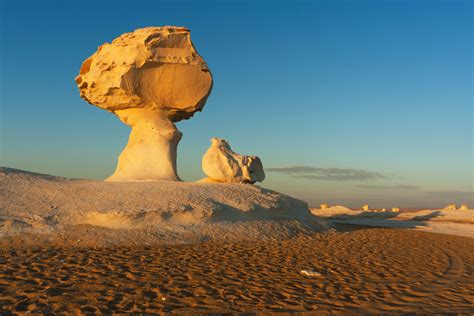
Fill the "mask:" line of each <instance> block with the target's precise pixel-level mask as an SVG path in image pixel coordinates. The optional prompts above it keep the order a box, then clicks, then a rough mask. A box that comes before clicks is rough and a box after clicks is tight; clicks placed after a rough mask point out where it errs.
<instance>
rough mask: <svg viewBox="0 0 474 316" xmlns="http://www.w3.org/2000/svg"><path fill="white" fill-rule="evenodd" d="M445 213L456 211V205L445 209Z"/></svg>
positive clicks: (450, 205)
mask: <svg viewBox="0 0 474 316" xmlns="http://www.w3.org/2000/svg"><path fill="white" fill-rule="evenodd" d="M443 210H445V211H455V210H456V204H449V205H447V206H446V207H445V208H443Z"/></svg>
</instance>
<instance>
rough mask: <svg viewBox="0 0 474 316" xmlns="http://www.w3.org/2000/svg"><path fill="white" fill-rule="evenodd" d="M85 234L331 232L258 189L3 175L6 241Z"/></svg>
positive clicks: (302, 209) (295, 204)
mask: <svg viewBox="0 0 474 316" xmlns="http://www.w3.org/2000/svg"><path fill="white" fill-rule="evenodd" d="M79 228H80V229H82V230H83V231H84V232H86V231H87V232H90V231H95V232H96V234H98V235H100V236H101V238H105V239H106V240H105V241H104V242H105V243H107V242H109V243H113V242H115V241H118V240H121V241H124V239H126V238H133V239H134V240H133V241H135V242H139V241H140V240H141V239H143V241H144V242H145V241H146V242H150V241H151V242H152V241H163V242H185V241H193V240H202V239H209V238H211V239H216V238H217V239H218V238H222V239H236V238H242V237H245V238H269V239H273V238H275V237H278V236H280V235H282V236H281V237H287V236H291V235H293V234H296V233H298V232H301V231H306V230H308V231H322V230H325V229H328V228H329V225H328V224H327V221H326V220H322V219H318V218H317V217H316V216H314V215H312V214H311V213H310V212H309V209H308V207H307V204H306V203H305V202H303V201H300V200H297V199H294V198H291V197H289V196H286V195H283V194H281V193H278V192H275V191H270V190H267V189H264V188H261V187H259V186H256V185H251V184H217V183H190V182H174V181H147V182H104V181H95V180H83V179H67V178H61V177H54V176H49V175H42V174H37V173H32V172H26V171H21V170H16V169H11V168H0V236H8V235H9V236H11V235H15V234H23V233H33V234H38V233H39V234H51V233H56V234H58V233H60V234H66V235H67V234H68V233H70V232H72V231H74V230H77V229H79ZM130 230H133V231H134V234H130V233H129V232H130ZM127 231H128V233H127ZM137 231H140V232H143V234H138V235H137V233H136V232H137ZM104 234H107V236H105V237H104ZM76 235H77V234H76ZM127 236H128V237H127ZM125 241H126V240H125Z"/></svg>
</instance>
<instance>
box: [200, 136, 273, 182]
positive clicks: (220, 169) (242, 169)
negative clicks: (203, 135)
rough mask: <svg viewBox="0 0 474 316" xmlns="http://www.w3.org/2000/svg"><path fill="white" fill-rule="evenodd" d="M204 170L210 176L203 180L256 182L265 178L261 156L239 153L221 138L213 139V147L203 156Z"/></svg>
mask: <svg viewBox="0 0 474 316" xmlns="http://www.w3.org/2000/svg"><path fill="white" fill-rule="evenodd" d="M202 170H203V171H204V173H205V174H206V175H207V176H208V177H209V178H208V179H203V180H201V181H202V182H237V183H255V182H257V181H259V182H262V181H263V180H264V179H265V173H264V171H263V166H262V162H261V161H260V158H258V157H256V156H243V155H239V154H237V153H235V152H233V151H232V149H231V148H230V145H229V143H228V142H227V141H225V140H223V139H220V138H212V139H211V147H209V149H208V150H207V151H206V153H205V154H204V156H203V157H202Z"/></svg>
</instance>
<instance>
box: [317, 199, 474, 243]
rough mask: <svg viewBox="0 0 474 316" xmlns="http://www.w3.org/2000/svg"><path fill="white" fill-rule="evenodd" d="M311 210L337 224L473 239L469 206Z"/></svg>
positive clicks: (472, 213) (473, 223) (472, 215)
mask: <svg viewBox="0 0 474 316" xmlns="http://www.w3.org/2000/svg"><path fill="white" fill-rule="evenodd" d="M311 213H312V214H314V215H316V216H318V217H321V218H325V219H327V220H329V221H330V222H331V223H335V224H352V225H363V226H372V227H390V228H405V229H414V230H419V231H427V232H434V233H440V234H449V235H458V236H467V237H471V238H474V210H472V209H469V208H468V207H467V205H462V207H460V208H459V209H456V208H455V207H454V208H453V207H451V206H449V207H445V208H439V209H421V210H402V211H400V209H399V208H392V210H391V211H386V210H375V209H373V210H368V209H366V210H364V209H363V208H362V209H361V210H354V209H350V208H347V207H344V206H341V205H336V206H332V207H326V206H325V207H323V208H311Z"/></svg>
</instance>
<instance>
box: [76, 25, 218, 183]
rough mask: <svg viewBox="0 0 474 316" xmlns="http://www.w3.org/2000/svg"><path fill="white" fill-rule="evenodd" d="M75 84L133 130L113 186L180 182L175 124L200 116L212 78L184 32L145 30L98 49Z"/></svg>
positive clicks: (178, 135) (177, 29)
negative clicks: (130, 182)
mask: <svg viewBox="0 0 474 316" xmlns="http://www.w3.org/2000/svg"><path fill="white" fill-rule="evenodd" d="M76 82H77V85H78V88H79V91H80V95H81V97H82V98H83V99H84V100H86V101H87V102H89V103H91V104H93V105H95V106H97V107H99V108H102V109H105V110H107V111H110V112H113V113H114V114H115V115H117V116H118V117H119V118H120V120H121V121H122V122H124V123H125V124H127V125H129V126H130V127H131V128H132V131H131V134H130V139H129V142H128V144H127V146H126V147H125V149H124V150H123V152H122V154H121V155H120V157H119V161H118V165H117V169H116V171H115V173H114V174H113V175H112V176H111V177H109V178H108V180H112V181H134V180H179V177H178V174H177V170H176V151H177V146H178V142H179V140H180V139H181V135H182V134H181V132H179V131H178V129H177V128H176V126H175V125H174V122H177V121H180V120H183V119H188V118H190V117H192V116H193V114H194V113H195V112H196V111H201V110H202V108H203V107H204V104H205V103H206V100H207V97H208V96H209V94H210V92H211V88H212V75H211V73H210V71H209V69H208V67H207V65H206V63H205V62H204V60H203V59H202V57H201V56H199V54H198V53H197V51H196V49H195V48H194V46H193V44H192V42H191V38H190V32H189V30H188V29H186V28H184V27H175V26H164V27H147V28H142V29H138V30H136V31H134V32H131V33H125V34H123V35H121V36H119V37H118V38H116V39H114V40H113V41H112V43H105V44H103V45H101V46H100V47H99V48H98V50H97V52H96V53H94V54H93V55H92V56H90V57H89V58H87V59H86V60H85V61H84V63H83V64H82V67H81V70H80V73H79V75H78V76H77V77H76Z"/></svg>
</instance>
